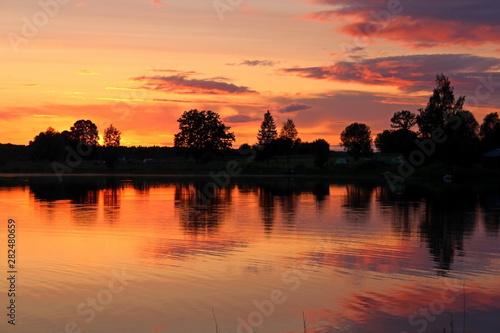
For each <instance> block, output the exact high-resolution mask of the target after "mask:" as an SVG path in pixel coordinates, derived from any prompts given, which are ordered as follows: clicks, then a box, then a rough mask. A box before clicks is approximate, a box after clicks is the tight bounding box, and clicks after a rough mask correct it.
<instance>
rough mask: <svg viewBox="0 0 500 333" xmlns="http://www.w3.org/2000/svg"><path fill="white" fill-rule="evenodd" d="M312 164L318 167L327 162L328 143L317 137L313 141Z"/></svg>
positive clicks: (328, 154) (328, 156)
mask: <svg viewBox="0 0 500 333" xmlns="http://www.w3.org/2000/svg"><path fill="white" fill-rule="evenodd" d="M313 150H314V164H316V166H318V167H320V168H321V167H323V165H324V164H325V163H326V162H328V159H329V158H330V144H329V143H328V142H326V141H325V140H323V139H318V140H316V141H314V142H313Z"/></svg>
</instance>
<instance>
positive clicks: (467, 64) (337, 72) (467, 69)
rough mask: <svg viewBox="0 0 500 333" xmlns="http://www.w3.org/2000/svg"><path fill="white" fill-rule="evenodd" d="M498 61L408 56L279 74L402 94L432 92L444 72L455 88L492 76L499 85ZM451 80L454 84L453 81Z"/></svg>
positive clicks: (289, 69) (457, 57)
mask: <svg viewBox="0 0 500 333" xmlns="http://www.w3.org/2000/svg"><path fill="white" fill-rule="evenodd" d="M498 69H500V59H498V58H492V57H480V56H474V55H468V54H432V55H408V56H396V57H382V58H374V59H365V60H361V61H359V62H350V61H341V62H337V63H334V64H333V65H327V66H317V67H302V68H300V67H297V68H284V69H281V70H280V72H282V73H288V74H294V75H297V76H300V77H304V78H310V79H318V80H332V81H339V82H351V83H360V84H368V85H380V86H396V87H398V88H399V89H400V90H402V91H405V92H418V91H428V90H432V88H433V86H434V81H435V77H436V74H439V73H444V74H445V75H448V76H449V77H450V79H454V80H452V83H454V84H457V85H459V86H460V85H469V84H476V85H477V80H478V77H484V76H487V75H489V74H492V75H493V76H494V78H495V80H494V81H495V82H500V73H498ZM453 81H455V82H453Z"/></svg>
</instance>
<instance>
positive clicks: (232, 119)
mask: <svg viewBox="0 0 500 333" xmlns="http://www.w3.org/2000/svg"><path fill="white" fill-rule="evenodd" d="M257 120H260V118H256V117H250V116H247V115H243V114H237V115H234V116H229V117H226V118H224V121H226V122H228V123H249V122H252V121H257Z"/></svg>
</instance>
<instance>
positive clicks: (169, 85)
mask: <svg viewBox="0 0 500 333" xmlns="http://www.w3.org/2000/svg"><path fill="white" fill-rule="evenodd" d="M187 73H190V72H187ZM190 75H191V74H183V73H177V74H176V75H170V76H161V75H155V76H141V77H135V78H133V80H134V81H143V82H144V83H145V84H144V85H143V86H141V88H142V89H147V90H156V91H161V92H166V93H176V94H210V95H228V94H229V95H233V94H234V95H242V94H257V92H256V91H255V90H251V89H250V88H248V87H246V86H237V85H235V84H233V83H228V82H225V81H226V80H227V79H226V78H223V77H217V78H204V79H196V78H191V77H189V76H190Z"/></svg>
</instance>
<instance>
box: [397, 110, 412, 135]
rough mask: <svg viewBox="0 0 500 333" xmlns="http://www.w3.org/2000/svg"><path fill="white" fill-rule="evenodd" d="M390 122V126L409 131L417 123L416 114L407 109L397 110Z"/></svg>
mask: <svg viewBox="0 0 500 333" xmlns="http://www.w3.org/2000/svg"><path fill="white" fill-rule="evenodd" d="M391 123H392V124H391V127H392V128H395V129H402V130H407V131H409V130H410V129H411V128H412V127H413V126H414V125H415V124H416V123H417V115H415V114H414V113H412V112H410V111H408V110H402V111H398V112H396V113H394V115H393V116H392V118H391Z"/></svg>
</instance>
